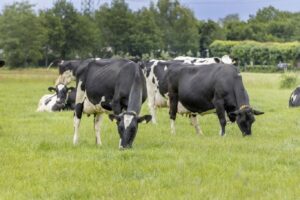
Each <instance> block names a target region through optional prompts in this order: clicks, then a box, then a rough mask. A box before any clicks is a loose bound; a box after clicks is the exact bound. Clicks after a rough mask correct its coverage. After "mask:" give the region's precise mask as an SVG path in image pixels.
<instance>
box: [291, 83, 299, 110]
mask: <svg viewBox="0 0 300 200" xmlns="http://www.w3.org/2000/svg"><path fill="white" fill-rule="evenodd" d="M297 106H300V86H298V87H297V88H296V89H295V90H294V91H293V92H292V94H291V96H290V100H289V107H297Z"/></svg>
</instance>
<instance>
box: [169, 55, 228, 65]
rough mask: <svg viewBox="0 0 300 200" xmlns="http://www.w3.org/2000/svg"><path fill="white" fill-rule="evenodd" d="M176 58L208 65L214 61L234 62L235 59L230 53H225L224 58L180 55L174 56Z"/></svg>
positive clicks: (184, 61)
mask: <svg viewBox="0 0 300 200" xmlns="http://www.w3.org/2000/svg"><path fill="white" fill-rule="evenodd" d="M174 60H179V61H182V62H183V63H186V64H194V65H208V64H212V63H224V64H233V63H234V60H233V59H231V58H230V57H229V56H228V55H224V56H223V57H222V58H218V57H211V58H196V57H189V56H178V57H176V58H174Z"/></svg>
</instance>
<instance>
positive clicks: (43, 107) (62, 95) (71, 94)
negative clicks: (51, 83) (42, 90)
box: [37, 84, 76, 112]
mask: <svg viewBox="0 0 300 200" xmlns="http://www.w3.org/2000/svg"><path fill="white" fill-rule="evenodd" d="M48 90H49V91H50V92H52V91H55V93H54V94H46V95H44V96H43V97H42V98H41V99H40V101H39V104H38V108H37V112H55V111H62V110H69V109H70V110H74V107H75V105H74V104H75V96H76V90H75V88H74V87H69V88H68V87H67V86H65V85H63V84H58V85H57V86H56V87H55V88H54V87H49V88H48Z"/></svg>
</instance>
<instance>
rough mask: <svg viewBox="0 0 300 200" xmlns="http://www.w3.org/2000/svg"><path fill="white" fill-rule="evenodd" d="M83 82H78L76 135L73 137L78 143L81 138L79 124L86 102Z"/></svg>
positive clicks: (75, 111)
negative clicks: (82, 86)
mask: <svg viewBox="0 0 300 200" xmlns="http://www.w3.org/2000/svg"><path fill="white" fill-rule="evenodd" d="M81 84H82V82H81V81H79V83H78V84H77V91H76V102H75V110H74V137H73V144H74V145H75V144H77V143H78V138H79V126H80V120H81V117H82V112H83V103H84V96H85V95H84V91H83V90H82V88H81Z"/></svg>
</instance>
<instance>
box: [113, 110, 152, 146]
mask: <svg viewBox="0 0 300 200" xmlns="http://www.w3.org/2000/svg"><path fill="white" fill-rule="evenodd" d="M109 118H110V120H112V121H113V120H114V119H115V120H116V121H117V125H118V132H119V135H120V144H119V148H120V149H125V148H131V147H132V143H133V140H134V138H135V136H136V133H137V130H138V124H139V123H141V122H143V121H146V123H148V122H149V121H150V120H151V115H144V116H142V117H139V116H137V114H136V113H135V112H124V113H122V114H120V115H115V114H110V115H109Z"/></svg>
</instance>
